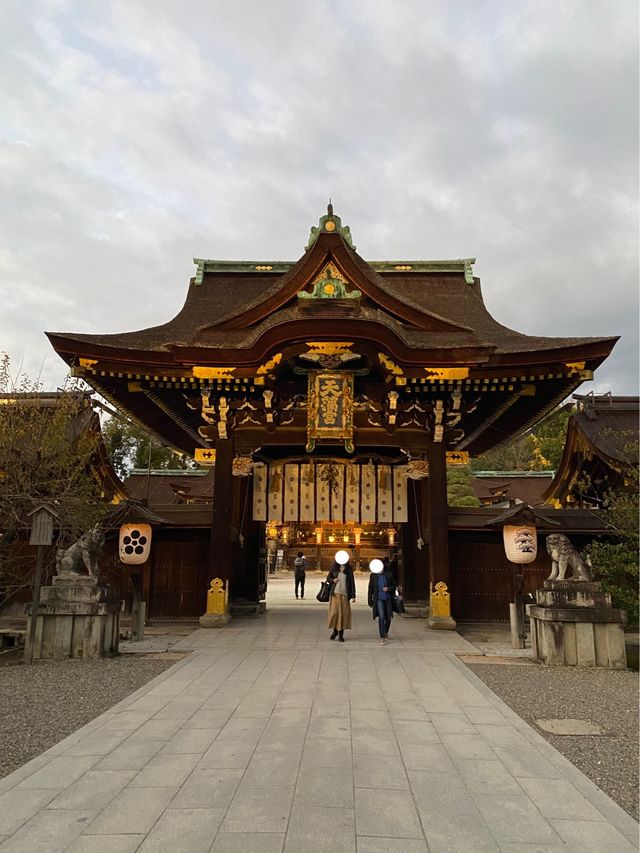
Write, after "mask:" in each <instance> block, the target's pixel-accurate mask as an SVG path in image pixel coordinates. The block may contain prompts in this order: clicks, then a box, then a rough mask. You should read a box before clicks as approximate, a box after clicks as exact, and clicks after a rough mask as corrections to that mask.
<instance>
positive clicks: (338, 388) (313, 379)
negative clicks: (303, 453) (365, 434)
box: [307, 370, 353, 453]
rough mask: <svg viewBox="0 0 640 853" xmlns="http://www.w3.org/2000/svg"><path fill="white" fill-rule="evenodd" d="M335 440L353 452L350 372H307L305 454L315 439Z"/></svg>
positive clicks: (312, 445) (351, 380)
mask: <svg viewBox="0 0 640 853" xmlns="http://www.w3.org/2000/svg"><path fill="white" fill-rule="evenodd" d="M327 438H334V439H335V438H337V439H342V440H344V446H345V448H346V450H347V451H348V452H349V453H353V373H350V372H347V371H333V370H310V371H309V379H308V386H307V453H311V452H312V451H313V449H314V447H315V444H316V441H317V440H318V439H327Z"/></svg>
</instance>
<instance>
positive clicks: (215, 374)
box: [191, 364, 236, 379]
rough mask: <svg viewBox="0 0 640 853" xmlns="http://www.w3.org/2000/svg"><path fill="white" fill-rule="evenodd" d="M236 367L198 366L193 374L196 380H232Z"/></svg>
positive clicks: (193, 369)
mask: <svg viewBox="0 0 640 853" xmlns="http://www.w3.org/2000/svg"><path fill="white" fill-rule="evenodd" d="M235 370H236V368H235V367H203V366H202V365H198V364H196V365H195V366H194V367H192V368H191V372H192V374H193V376H194V377H195V378H196V379H231V377H232V376H233V373H234V371H235Z"/></svg>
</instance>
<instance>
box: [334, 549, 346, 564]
mask: <svg viewBox="0 0 640 853" xmlns="http://www.w3.org/2000/svg"><path fill="white" fill-rule="evenodd" d="M335 561H336V563H337V564H338V565H339V566H344V565H345V564H346V563H348V562H349V555H348V554H347V552H346V551H337V552H336V556H335Z"/></svg>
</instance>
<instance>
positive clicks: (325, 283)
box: [298, 263, 362, 299]
mask: <svg viewBox="0 0 640 853" xmlns="http://www.w3.org/2000/svg"><path fill="white" fill-rule="evenodd" d="M347 284H348V282H347V280H346V279H345V278H344V277H343V276H342V275H341V274H340V273H339V272H338V270H337V269H336V268H335V266H334V265H333V264H332V263H328V264H327V265H326V266H325V268H324V269H323V271H322V272H321V273H320V275H319V276H317V277H316V279H315V281H314V282H313V290H312V291H311V293H309V292H307V291H306V290H301V291H300V292H299V293H298V299H360V297H361V296H362V293H361V291H359V290H356V289H355V288H354V289H353V290H351V291H348V290H347Z"/></svg>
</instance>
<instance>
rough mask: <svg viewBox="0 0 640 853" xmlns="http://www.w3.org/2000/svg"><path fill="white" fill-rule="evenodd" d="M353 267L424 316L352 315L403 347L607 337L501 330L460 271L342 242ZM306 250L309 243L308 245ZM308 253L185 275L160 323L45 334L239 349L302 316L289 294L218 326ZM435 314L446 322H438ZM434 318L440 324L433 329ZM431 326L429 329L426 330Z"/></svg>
mask: <svg viewBox="0 0 640 853" xmlns="http://www.w3.org/2000/svg"><path fill="white" fill-rule="evenodd" d="M344 248H345V249H346V250H347V252H348V256H349V259H350V262H352V263H353V264H354V265H355V267H357V269H358V270H359V271H360V272H361V273H362V275H363V276H364V277H366V279H367V280H368V281H369V282H370V283H371V285H372V286H373V287H375V288H378V289H379V290H380V291H382V292H385V293H387V294H389V295H390V296H392V297H393V298H394V299H395V300H396V301H397V302H398V303H399V304H402V305H403V306H404V308H405V310H406V309H407V308H408V309H410V311H415V312H416V315H418V314H420V315H422V316H423V317H424V315H427V323H428V322H429V316H430V317H431V324H432V325H433V327H434V328H433V330H424V329H417V328H415V327H411V326H410V325H408V324H407V323H406V322H405V323H401V322H396V321H395V320H394V319H393V318H390V317H389V316H388V315H387V314H383V315H381V314H380V312H379V311H378V310H377V309H375V308H366V307H365V305H366V300H363V308H362V310H361V312H360V315H359V317H360V318H361V319H373V320H374V321H375V322H381V323H383V324H384V325H385V326H391V327H392V328H394V330H395V331H396V332H397V333H398V334H399V336H400V337H401V338H403V339H404V340H405V342H406V343H407V344H408V345H409V346H411V347H424V348H429V349H434V348H441V347H442V348H448V347H456V346H457V347H468V346H478V345H480V346H491V347H495V348H496V352H497V353H505V354H507V353H516V352H522V353H528V352H533V351H537V350H543V351H544V350H553V349H557V348H564V347H571V346H574V345H575V346H579V345H583V344H586V343H590V342H598V341H605V340H612V339H607V338H548V337H538V336H529V335H524V334H521V333H520V332H516V331H514V330H512V329H508V328H507V327H506V326H503V325H501V324H500V323H498V322H497V321H496V320H494V318H493V317H492V316H491V315H490V314H489V312H488V310H487V308H486V306H485V304H484V301H483V298H482V292H481V288H480V282H479V280H478V279H475V280H474V283H473V284H468V283H467V282H466V281H465V277H464V274H462V273H455V272H454V273H429V272H414V273H411V274H406V273H405V274H400V273H378V272H376V271H375V270H374V269H372V268H371V267H370V266H369V265H368V264H367V263H366V261H364V260H363V259H362V258H360V256H359V255H357V254H356V253H355V252H353V251H352V250H351V249H349V248H348V247H346V246H345V247H344ZM311 251H313V250H310V252H311ZM308 257H309V252H308V253H306V254H305V255H304V256H303V257H302V258H301V259H300V261H299V262H298V263H297V264H295V265H294V266H293V267H292V269H291V270H289V271H288V272H287V273H285V274H284V275H280V274H273V273H268V272H265V273H246V272H236V273H232V272H217V273H207V274H205V276H204V279H203V282H202V284H195V280H192V282H191V284H190V286H189V290H188V293H187V298H186V301H185V303H184V306H183V307H182V309H181V310H180V312H179V313H178V314H177V315H176V317H174V318H173V319H172V320H170V321H169V322H168V323H164V324H162V325H160V326H154V327H152V328H149V329H143V330H140V331H136V332H126V333H121V334H111V335H80V334H66V333H52V334H54V335H56V336H58V337H63V338H66V339H67V340H69V341H76V342H83V343H89V344H95V345H98V346H101V347H109V348H114V349H121V350H138V351H150V352H157V353H162V352H163V351H164V352H166V353H167V355H168V353H169V349H170V347H171V346H174V345H177V346H184V347H211V348H213V349H216V348H222V347H238V348H244V347H248V346H251V344H252V343H253V342H254V341H255V340H256V339H257V338H258V337H259V335H260V334H261V333H262V332H264V331H265V330H266V329H268V328H271V327H273V326H274V325H277V324H279V323H283V322H288V321H292V320H297V319H304V320H306V321H308V320H309V316H308V314H306V313H305V312H304V311H302V310H301V309H300V308H299V307H298V306H297V304H296V300H295V297H293V298H292V300H291V301H290V302H289V305H288V306H287V305H284V306H282V307H281V308H280V309H278V310H276V311H274V312H272V313H271V314H270V316H268V317H267V318H266V319H263V320H262V321H261V322H259V323H258V324H257V325H255V326H253V327H252V328H248V329H238V330H223V329H220V328H219V326H220V324H221V323H224V322H227V321H229V320H231V319H232V318H234V317H236V316H237V315H238V314H240V313H243V312H245V311H247V310H249V309H251V308H257V307H258V306H259V305H260V304H261V303H262V302H264V301H265V300H267V299H270V298H275V297H276V296H277V294H278V293H279V292H280V291H281V290H283V289H285V288H286V287H287V284H288V282H289V281H290V280H291V279H292V278H293V277H294V276H295V275H296V274H297V273H298V272H299V270H300V269H301V267H302V265H303V264H304V263H305V261H306V260H307V258H308ZM442 320H444V321H446V322H447V323H448V324H450V325H449V326H444V327H443V324H442ZM438 325H440V328H438ZM434 332H435V334H434Z"/></svg>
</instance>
